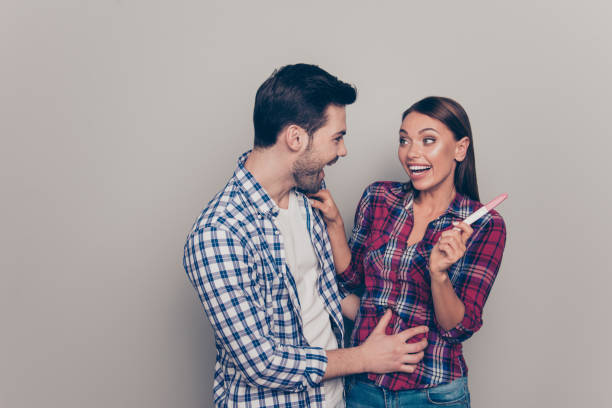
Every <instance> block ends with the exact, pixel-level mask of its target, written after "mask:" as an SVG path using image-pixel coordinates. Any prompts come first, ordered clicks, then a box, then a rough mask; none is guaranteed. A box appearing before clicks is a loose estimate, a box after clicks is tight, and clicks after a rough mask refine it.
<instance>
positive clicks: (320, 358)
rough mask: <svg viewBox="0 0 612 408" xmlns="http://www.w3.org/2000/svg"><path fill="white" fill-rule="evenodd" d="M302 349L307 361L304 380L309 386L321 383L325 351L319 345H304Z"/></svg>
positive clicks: (325, 364) (325, 365) (325, 363)
mask: <svg viewBox="0 0 612 408" xmlns="http://www.w3.org/2000/svg"><path fill="white" fill-rule="evenodd" d="M304 350H305V352H306V359H307V361H308V367H307V368H306V373H305V377H306V381H308V385H309V386H310V387H311V388H314V387H317V386H319V385H320V384H321V382H322V381H323V377H324V376H325V371H326V370H327V353H326V352H325V350H323V349H322V348H321V347H306V348H305V349H304Z"/></svg>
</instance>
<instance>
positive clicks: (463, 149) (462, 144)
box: [455, 136, 470, 162]
mask: <svg viewBox="0 0 612 408" xmlns="http://www.w3.org/2000/svg"><path fill="white" fill-rule="evenodd" d="M469 146H470V138H469V137H467V136H464V137H463V139H461V140H459V141H458V142H457V145H456V146H455V160H456V161H458V162H462V161H463V160H464V159H465V156H466V155H467V150H468V147H469Z"/></svg>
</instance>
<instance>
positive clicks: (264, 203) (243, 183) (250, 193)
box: [234, 150, 278, 217]
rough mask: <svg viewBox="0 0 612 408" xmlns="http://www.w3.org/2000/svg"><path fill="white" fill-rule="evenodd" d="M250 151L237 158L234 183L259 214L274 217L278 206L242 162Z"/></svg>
mask: <svg viewBox="0 0 612 408" xmlns="http://www.w3.org/2000/svg"><path fill="white" fill-rule="evenodd" d="M250 153H251V150H249V151H247V152H245V153H243V154H242V155H240V157H239V158H238V167H236V170H235V171H234V180H235V183H236V184H237V185H238V186H239V187H240V188H241V189H242V190H243V191H244V192H245V194H246V196H247V198H248V200H249V201H251V203H252V204H253V206H255V208H256V209H257V212H258V213H259V214H260V215H262V216H264V217H268V216H269V215H271V216H273V217H276V216H277V215H278V206H277V205H276V203H275V202H274V200H272V198H271V197H270V196H269V195H268V193H267V192H266V190H264V188H263V187H262V186H261V184H259V182H258V181H257V180H256V179H255V177H254V176H253V174H251V172H250V171H248V170H247V169H246V168H245V167H244V163H245V162H246V160H247V158H248V157H249V154H250Z"/></svg>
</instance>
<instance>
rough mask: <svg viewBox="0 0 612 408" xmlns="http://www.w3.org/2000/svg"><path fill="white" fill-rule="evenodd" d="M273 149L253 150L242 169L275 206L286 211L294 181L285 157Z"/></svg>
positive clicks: (273, 147)
mask: <svg viewBox="0 0 612 408" xmlns="http://www.w3.org/2000/svg"><path fill="white" fill-rule="evenodd" d="M275 149H276V147H275V146H272V147H270V148H267V149H254V150H253V151H252V152H251V153H250V154H249V157H248V158H247V160H246V162H245V163H244V167H245V168H246V169H247V170H248V171H249V172H250V173H251V174H252V175H253V177H255V180H257V182H258V183H259V184H261V186H262V187H263V188H264V190H266V193H268V195H269V196H270V198H272V200H274V202H275V203H276V205H278V206H279V207H280V208H284V209H287V208H288V206H289V192H290V191H291V189H292V188H293V187H295V181H294V179H293V175H292V174H291V165H290V163H289V162H288V160H287V158H286V156H285V155H283V154H281V153H280V152H277V151H275Z"/></svg>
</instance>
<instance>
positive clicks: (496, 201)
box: [463, 193, 508, 225]
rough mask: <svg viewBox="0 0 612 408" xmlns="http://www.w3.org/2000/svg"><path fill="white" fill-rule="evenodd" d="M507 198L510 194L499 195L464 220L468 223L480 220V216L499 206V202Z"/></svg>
mask: <svg viewBox="0 0 612 408" xmlns="http://www.w3.org/2000/svg"><path fill="white" fill-rule="evenodd" d="M506 198H508V194H506V193H504V194H500V195H498V196H497V197H495V198H494V199H493V200H491V201H489V202H488V203H486V204H485V205H484V206H483V207H481V208H479V209H478V210H476V211H474V212H473V213H471V214H470V215H469V216H468V217H467V218H466V219H465V220H463V222H464V223H466V224H467V225H471V224H472V223H473V222H476V220H478V219H479V218H480V217H482V216H483V215H485V214H486V213H488V212H489V211H491V210H492V209H494V208H495V207H497V206H498V205H499V203H501V202H502V201H504V200H505V199H506Z"/></svg>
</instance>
